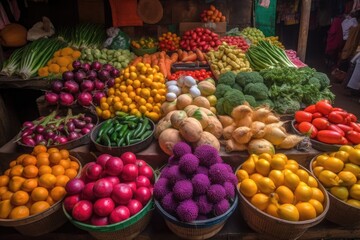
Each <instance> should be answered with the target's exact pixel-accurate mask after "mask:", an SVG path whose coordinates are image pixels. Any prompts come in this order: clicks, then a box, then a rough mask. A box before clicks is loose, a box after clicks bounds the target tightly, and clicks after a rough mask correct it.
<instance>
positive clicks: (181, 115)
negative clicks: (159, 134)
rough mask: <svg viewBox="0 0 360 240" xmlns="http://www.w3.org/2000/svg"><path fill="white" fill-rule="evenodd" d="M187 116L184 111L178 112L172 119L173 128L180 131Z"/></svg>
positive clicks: (174, 113)
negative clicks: (181, 124)
mask: <svg viewBox="0 0 360 240" xmlns="http://www.w3.org/2000/svg"><path fill="white" fill-rule="evenodd" d="M187 117H188V116H187V114H186V112H185V111H183V110H176V111H175V112H173V114H172V115H171V117H170V122H171V125H172V127H173V128H176V129H179V126H180V123H181V122H182V121H183V120H184V119H185V118H187Z"/></svg>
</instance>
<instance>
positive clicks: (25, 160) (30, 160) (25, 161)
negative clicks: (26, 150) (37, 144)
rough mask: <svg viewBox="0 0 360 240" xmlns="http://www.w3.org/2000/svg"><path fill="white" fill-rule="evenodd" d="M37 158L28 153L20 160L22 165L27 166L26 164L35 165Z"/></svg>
mask: <svg viewBox="0 0 360 240" xmlns="http://www.w3.org/2000/svg"><path fill="white" fill-rule="evenodd" d="M36 162H37V159H36V157H34V156H32V155H28V156H26V157H24V158H23V160H22V165H23V166H24V167H25V166H28V165H36Z"/></svg>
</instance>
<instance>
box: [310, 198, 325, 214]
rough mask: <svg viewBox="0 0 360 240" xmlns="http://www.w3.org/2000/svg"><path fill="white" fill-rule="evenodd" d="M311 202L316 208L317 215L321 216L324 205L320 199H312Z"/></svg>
mask: <svg viewBox="0 0 360 240" xmlns="http://www.w3.org/2000/svg"><path fill="white" fill-rule="evenodd" d="M309 203H310V204H311V205H313V207H314V208H315V211H316V216H319V215H320V214H321V213H322V212H323V211H324V206H323V205H322V204H321V202H319V201H318V200H316V199H310V200H309Z"/></svg>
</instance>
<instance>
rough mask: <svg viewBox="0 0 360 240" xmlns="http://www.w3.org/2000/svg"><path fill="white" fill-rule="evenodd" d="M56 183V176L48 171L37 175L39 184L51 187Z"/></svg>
mask: <svg viewBox="0 0 360 240" xmlns="http://www.w3.org/2000/svg"><path fill="white" fill-rule="evenodd" d="M55 183H56V176H55V175H53V174H50V173H45V174H44V175H41V176H40V177H39V186H40V187H45V188H53V187H54V185H55Z"/></svg>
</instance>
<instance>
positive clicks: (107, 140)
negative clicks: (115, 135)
mask: <svg viewBox="0 0 360 240" xmlns="http://www.w3.org/2000/svg"><path fill="white" fill-rule="evenodd" d="M101 143H102V144H103V145H105V146H108V147H110V146H111V141H110V138H109V136H108V135H107V134H105V133H104V134H103V135H101Z"/></svg>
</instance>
